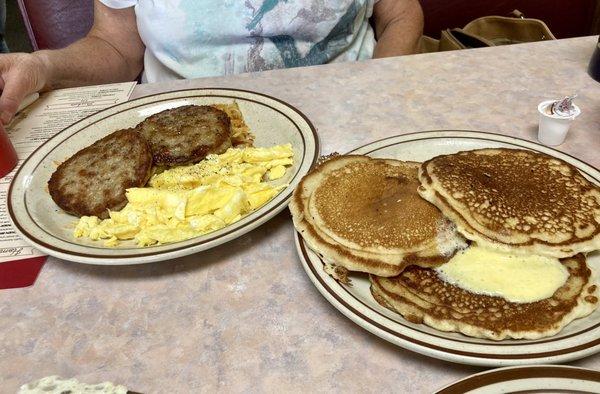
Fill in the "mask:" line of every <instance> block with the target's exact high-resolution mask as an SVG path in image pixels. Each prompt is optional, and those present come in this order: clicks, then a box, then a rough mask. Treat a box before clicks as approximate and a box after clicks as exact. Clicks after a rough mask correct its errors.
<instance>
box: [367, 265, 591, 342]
mask: <svg viewBox="0 0 600 394" xmlns="http://www.w3.org/2000/svg"><path fill="white" fill-rule="evenodd" d="M568 259H571V260H577V261H578V264H583V266H584V267H585V268H587V273H588V276H587V280H586V282H585V284H584V285H583V286H582V288H581V291H580V292H579V294H578V296H577V298H576V303H575V306H574V307H573V308H572V309H571V310H570V311H569V312H568V313H567V314H565V315H563V316H562V318H561V319H560V320H558V321H556V322H555V323H554V324H553V325H552V326H551V327H549V328H547V329H545V330H539V329H532V330H522V331H514V330H510V329H501V330H490V329H488V328H484V327H481V326H477V325H474V324H470V323H468V322H463V321H461V320H460V319H458V318H451V319H440V318H438V317H436V316H433V315H432V314H430V313H427V310H426V309H425V307H424V306H427V305H432V306H431V307H432V308H450V307H451V306H448V305H438V304H431V302H429V301H428V300H425V299H423V298H421V297H420V296H419V294H417V293H415V292H414V291H411V290H410V289H407V288H406V287H405V286H402V285H401V284H400V285H399V286H401V287H403V288H405V289H406V293H407V294H408V295H409V296H410V297H412V298H414V299H416V301H413V300H410V299H408V298H406V297H404V296H401V295H398V294H396V293H393V292H390V291H388V290H387V289H385V288H384V286H383V285H382V284H381V280H394V278H378V277H377V276H374V275H370V276H369V280H370V282H371V286H370V291H371V294H372V296H373V298H374V299H375V300H376V301H377V302H378V303H379V304H380V305H381V306H383V307H385V308H387V309H389V310H391V311H393V312H396V313H398V314H400V315H401V316H402V317H403V318H404V319H406V320H407V321H409V322H411V323H413V324H425V325H427V326H429V327H431V328H433V329H436V330H439V331H443V332H456V333H460V334H463V335H466V336H469V337H474V338H482V339H491V340H494V341H501V340H504V339H529V340H535V339H540V338H545V337H549V336H553V335H556V334H557V333H559V332H560V331H562V330H563V328H564V327H565V326H567V325H568V324H570V323H571V322H573V321H574V320H576V319H579V318H582V317H585V316H588V315H589V314H591V313H592V312H594V310H596V308H597V307H598V304H599V299H598V297H599V294H598V284H597V283H596V280H595V275H594V272H593V271H592V270H591V268H590V267H589V266H587V265H586V263H585V257H584V256H583V255H581V254H579V255H576V256H574V257H570V258H567V259H565V260H568ZM569 279H570V277H569ZM569 279H567V280H569ZM442 282H443V281H442ZM444 283H446V282H444ZM447 285H448V286H451V287H456V286H454V285H451V284H447ZM566 285H567V284H566V283H565V285H563V286H566ZM465 292H466V291H465ZM467 293H468V292H467ZM474 296H480V295H476V294H474ZM480 297H481V296H480ZM483 297H486V298H490V299H494V298H496V299H502V298H501V297H491V296H483ZM542 301H544V300H542ZM419 303H420V304H421V305H419ZM423 305H424V306H423ZM509 305H519V304H516V303H509Z"/></svg>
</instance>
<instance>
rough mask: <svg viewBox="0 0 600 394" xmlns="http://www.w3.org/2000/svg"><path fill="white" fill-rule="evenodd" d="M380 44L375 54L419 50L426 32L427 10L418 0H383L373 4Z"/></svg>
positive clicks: (386, 54)
mask: <svg viewBox="0 0 600 394" xmlns="http://www.w3.org/2000/svg"><path fill="white" fill-rule="evenodd" d="M373 18H374V22H375V34H376V35H377V45H376V46H375V53H374V54H373V57H375V58H378V57H389V56H399V55H409V54H412V53H415V52H416V50H417V44H418V42H419V37H421V34H422V33H423V10H422V9H421V5H420V4H419V1H418V0H379V1H378V2H377V3H375V7H374V8H373Z"/></svg>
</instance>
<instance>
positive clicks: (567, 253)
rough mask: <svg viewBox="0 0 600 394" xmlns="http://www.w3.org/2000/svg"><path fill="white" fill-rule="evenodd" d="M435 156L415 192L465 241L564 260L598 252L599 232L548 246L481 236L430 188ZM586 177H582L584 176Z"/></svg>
mask: <svg viewBox="0 0 600 394" xmlns="http://www.w3.org/2000/svg"><path fill="white" fill-rule="evenodd" d="M480 150H488V149H476V150H475V151H480ZM491 150H500V151H526V152H529V151H527V150H524V149H508V148H493V149H491ZM465 152H471V151H461V152H457V153H456V154H460V153H465ZM533 153H536V154H541V155H545V156H547V157H548V158H549V159H552V160H559V161H560V162H561V164H564V165H567V166H569V168H570V169H571V170H572V171H575V172H576V173H577V174H579V175H581V174H580V173H579V170H578V169H577V168H576V167H574V166H572V165H571V164H569V163H566V162H564V161H562V160H560V159H557V158H555V157H553V156H550V155H546V154H543V153H540V152H534V151H533ZM441 156H452V155H441ZM437 157H440V156H436V157H434V158H432V159H430V160H428V161H426V162H424V163H423V164H422V165H421V167H420V169H419V180H420V182H421V187H419V189H418V193H419V194H420V195H421V197H423V198H424V199H425V200H427V201H429V202H430V203H432V204H433V205H435V206H436V207H438V209H440V211H442V213H443V214H444V215H445V216H446V217H447V218H448V219H450V220H451V221H453V222H454V223H455V225H456V228H457V229H458V231H459V232H460V233H461V234H462V235H463V236H464V237H465V238H467V239H469V240H471V241H474V242H476V243H478V244H479V245H481V246H484V247H488V248H491V249H496V250H500V251H503V252H509V253H517V254H519V253H520V254H537V255H542V256H549V257H556V258H566V257H571V256H574V255H576V254H577V253H587V252H591V251H594V250H598V249H600V233H598V234H596V236H595V237H591V238H590V239H586V240H583V241H580V242H574V243H570V244H564V243H561V244H558V243H549V242H545V241H544V240H541V239H538V238H534V237H529V238H528V241H527V242H520V243H519V242H515V243H508V242H504V241H500V240H498V239H494V238H492V237H490V236H488V235H486V234H483V233H482V232H481V231H479V230H477V229H476V228H475V227H474V226H473V225H471V223H470V222H469V221H468V220H467V219H466V218H465V217H464V215H462V214H461V213H460V212H458V211H457V209H455V208H454V207H453V206H452V205H451V204H450V203H449V197H448V196H444V195H442V194H441V193H440V191H439V190H437V189H436V188H435V187H434V185H433V179H432V177H431V174H430V173H429V171H428V166H429V165H430V163H431V162H432V161H433V160H435V159H436V158H437ZM584 178H585V177H584ZM587 181H588V182H590V181H589V180H587ZM590 184H591V185H592V186H594V187H596V188H597V185H594V184H592V183H591V182H590ZM597 226H598V227H600V222H599V223H597Z"/></svg>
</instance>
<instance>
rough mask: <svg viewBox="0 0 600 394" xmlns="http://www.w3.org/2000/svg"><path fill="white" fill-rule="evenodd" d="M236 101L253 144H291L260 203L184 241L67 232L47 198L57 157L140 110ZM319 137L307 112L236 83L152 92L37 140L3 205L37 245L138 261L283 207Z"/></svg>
mask: <svg viewBox="0 0 600 394" xmlns="http://www.w3.org/2000/svg"><path fill="white" fill-rule="evenodd" d="M234 102H235V103H237V105H238V106H239V109H240V110H241V112H242V114H243V117H244V121H245V122H246V124H247V125H248V126H249V128H250V130H251V132H252V133H253V134H254V136H255V140H254V145H255V146H257V147H267V146H269V147H270V146H273V145H280V144H288V143H289V144H291V146H292V150H293V156H294V163H293V165H292V166H291V167H288V168H287V170H286V172H285V175H284V176H283V177H282V178H281V179H278V180H277V181H274V182H276V184H277V185H285V187H284V188H283V189H282V190H281V191H280V192H279V193H278V194H277V195H275V197H273V198H272V199H271V200H270V201H269V202H268V203H266V204H265V205H263V206H262V207H260V208H259V209H257V210H255V211H253V212H252V213H250V214H248V215H247V216H244V217H242V219H240V220H239V221H237V222H235V223H233V224H230V225H228V226H226V227H224V228H222V229H220V230H217V231H214V232H211V233H209V234H206V235H202V236H199V237H196V238H192V239H189V240H186V241H181V242H176V243H171V244H163V245H157V246H149V247H143V248H142V247H138V246H137V245H136V244H135V243H133V242H123V243H122V244H120V245H119V246H117V247H107V246H105V245H104V244H103V243H102V242H101V241H92V240H85V239H82V238H77V239H76V238H75V237H74V235H73V231H74V228H75V223H76V222H77V217H75V216H72V215H69V214H67V213H66V212H64V211H62V210H61V209H60V208H59V207H58V206H57V205H56V204H55V203H54V201H52V199H51V197H50V195H49V193H48V187H47V183H48V180H49V179H50V176H51V174H52V173H53V172H54V171H55V170H56V168H57V165H58V163H61V162H63V161H64V160H65V159H67V158H68V157H70V156H72V155H73V154H74V153H76V152H78V151H79V150H81V149H82V148H84V147H87V146H89V145H90V144H91V143H93V142H94V141H96V140H98V139H100V138H101V137H104V136H106V135H108V134H110V133H112V132H114V131H115V130H118V129H123V128H129V127H134V126H135V125H137V124H138V123H139V122H141V121H142V120H144V119H145V118H147V117H148V116H150V115H152V114H155V113H158V112H161V111H164V110H166V109H170V108H175V107H181V106H184V105H190V104H195V105H212V104H231V103H234ZM318 154H319V143H318V137H317V134H316V130H315V128H314V126H313V125H312V124H311V122H310V121H309V120H308V118H307V117H306V116H305V115H304V114H302V113H301V112H300V111H299V110H297V109H296V108H294V107H292V106H291V105H289V104H287V103H285V102H283V101H281V100H279V99H276V98H274V97H270V96H266V95H263V94H260V93H255V92H250V91H244V90H236V89H212V88H206V89H192V90H180V91H174V92H169V93H162V94H156V95H151V96H146V97H142V98H138V99H134V100H131V101H129V102H126V103H122V104H118V105H116V106H113V107H111V108H108V109H105V110H103V111H101V112H98V113H96V114H94V115H91V116H89V117H87V118H85V119H83V120H81V121H79V122H77V123H75V124H73V125H72V126H69V127H68V128H66V129H65V130H63V131H61V132H60V133H59V134H57V135H56V136H54V137H53V138H51V139H50V140H48V141H47V142H46V143H45V144H43V145H42V146H40V147H39V148H38V149H37V150H36V151H35V152H34V153H33V154H32V155H31V156H29V158H27V160H25V162H24V163H23V165H22V166H21V167H20V169H19V171H18V172H17V174H16V175H15V177H14V180H13V182H12V184H11V187H10V190H9V193H8V198H7V207H8V212H9V215H10V218H11V220H12V222H13V224H14V226H15V228H16V230H17V231H18V232H19V233H20V234H21V236H23V238H24V239H25V240H26V241H28V242H29V243H31V244H32V245H33V246H35V247H36V248H38V249H39V250H41V251H43V252H45V253H47V254H49V255H52V256H56V257H59V258H61V259H65V260H71V261H74V262H79V263H88V264H104V265H122V264H140V263H149V262H154V261H161V260H167V259H172V258H176V257H181V256H185V255H189V254H193V253H196V252H200V251H202V250H206V249H209V248H212V247H214V246H217V245H220V244H222V243H224V242H228V241H231V240H233V239H235V238H237V237H239V236H241V235H243V234H245V233H247V232H249V231H250V230H252V229H254V228H256V227H258V226H260V225H261V224H263V223H265V222H266V221H268V220H269V219H271V218H272V217H273V216H275V215H276V214H277V213H278V212H280V211H281V210H283V209H284V208H285V207H286V206H287V203H288V201H289V199H290V196H291V193H292V191H293V190H294V187H295V186H296V184H297V183H298V182H299V181H300V179H301V178H302V176H303V175H304V174H306V172H308V170H309V169H310V168H311V166H312V165H313V164H314V163H315V162H316V160H317V158H318Z"/></svg>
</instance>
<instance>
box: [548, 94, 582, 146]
mask: <svg viewBox="0 0 600 394" xmlns="http://www.w3.org/2000/svg"><path fill="white" fill-rule="evenodd" d="M554 102H555V100H546V101H542V102H541V103H540V104H539V105H538V112H539V113H540V123H539V126H538V140H539V141H540V142H541V143H542V144H544V145H551V146H555V145H560V144H562V143H563V142H564V140H565V138H566V137H567V132H568V131H569V127H570V126H571V122H573V119H575V118H576V117H577V116H578V115H579V114H580V113H581V110H580V109H579V107H578V106H577V105H575V104H573V107H574V108H575V113H574V114H573V115H571V116H560V115H556V114H552V113H550V106H551V105H552V104H553V103H554Z"/></svg>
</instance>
